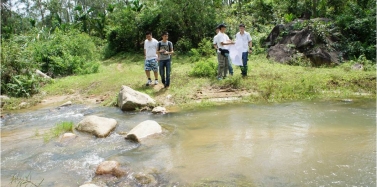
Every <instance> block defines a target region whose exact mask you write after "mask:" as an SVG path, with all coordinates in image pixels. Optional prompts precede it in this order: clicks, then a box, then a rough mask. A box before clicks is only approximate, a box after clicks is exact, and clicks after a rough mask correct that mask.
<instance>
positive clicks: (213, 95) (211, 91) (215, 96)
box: [32, 84, 255, 108]
mask: <svg viewBox="0 0 377 187" xmlns="http://www.w3.org/2000/svg"><path fill="white" fill-rule="evenodd" d="M153 89H154V90H155V91H157V92H158V93H160V94H157V96H156V97H155V98H154V99H156V101H157V103H163V105H164V106H174V105H175V103H174V101H173V99H172V97H174V96H171V95H169V94H165V92H166V91H167V90H165V89H164V88H163V86H162V84H159V85H155V86H153ZM251 94H255V93H250V92H247V91H246V90H240V89H231V88H228V89H218V88H212V87H203V88H202V89H201V90H199V91H197V92H196V93H195V94H194V95H193V97H192V100H193V101H194V102H201V101H202V100H208V101H214V102H226V101H234V100H240V99H241V98H242V97H245V96H249V95H251ZM109 97H110V94H104V95H91V96H83V95H81V94H78V93H74V94H70V95H63V96H49V97H46V98H44V99H43V100H42V101H41V102H40V103H39V104H37V105H36V106H35V108H42V107H46V106H59V105H62V104H64V103H65V102H68V101H71V102H72V103H82V104H88V105H101V103H102V102H103V101H105V100H106V99H109ZM32 108H34V107H32Z"/></svg>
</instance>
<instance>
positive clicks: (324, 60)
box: [305, 47, 339, 66]
mask: <svg viewBox="0 0 377 187" xmlns="http://www.w3.org/2000/svg"><path fill="white" fill-rule="evenodd" d="M305 55H306V57H308V58H309V59H310V61H311V62H312V64H313V65H314V66H321V65H330V64H332V63H336V64H338V63H339V60H338V56H339V55H338V53H337V52H333V51H329V50H326V49H325V48H322V47H320V48H317V49H312V50H310V51H309V52H306V53H305Z"/></svg>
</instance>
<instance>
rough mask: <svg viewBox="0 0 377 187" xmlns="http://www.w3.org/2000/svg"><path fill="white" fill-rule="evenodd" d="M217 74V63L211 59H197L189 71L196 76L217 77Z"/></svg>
mask: <svg viewBox="0 0 377 187" xmlns="http://www.w3.org/2000/svg"><path fill="white" fill-rule="evenodd" d="M216 74H217V63H215V61H213V60H210V59H207V60H200V61H197V62H196V63H195V64H194V68H193V69H192V70H191V71H190V72H189V75H190V76H194V77H215V76H216Z"/></svg>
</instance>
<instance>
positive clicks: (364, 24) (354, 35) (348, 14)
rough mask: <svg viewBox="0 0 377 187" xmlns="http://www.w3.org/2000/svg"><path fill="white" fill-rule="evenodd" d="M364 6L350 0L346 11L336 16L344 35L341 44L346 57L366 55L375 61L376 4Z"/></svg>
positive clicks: (352, 57) (353, 57)
mask: <svg viewBox="0 0 377 187" xmlns="http://www.w3.org/2000/svg"><path fill="white" fill-rule="evenodd" d="M368 2H369V1H368ZM367 4H368V3H367ZM370 4H371V5H372V4H373V3H370ZM363 6H364V5H358V4H356V3H354V2H348V4H347V6H346V8H345V11H344V12H343V13H342V14H340V15H339V16H337V17H336V24H337V25H338V26H339V27H340V28H341V33H342V35H343V36H344V37H343V38H341V45H340V46H341V48H342V51H343V53H344V55H345V57H346V58H349V59H355V58H357V57H359V56H361V55H365V57H366V58H367V59H369V60H373V61H375V59H376V45H375V44H376V11H375V6H370V7H368V6H366V7H365V8H363Z"/></svg>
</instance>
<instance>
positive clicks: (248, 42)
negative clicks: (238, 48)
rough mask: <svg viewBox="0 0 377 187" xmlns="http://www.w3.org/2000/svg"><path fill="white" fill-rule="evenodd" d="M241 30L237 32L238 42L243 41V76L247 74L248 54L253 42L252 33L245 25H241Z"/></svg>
mask: <svg viewBox="0 0 377 187" xmlns="http://www.w3.org/2000/svg"><path fill="white" fill-rule="evenodd" d="M239 29H240V32H238V33H237V34H236V42H237V43H238V42H241V45H242V63H243V66H240V67H241V74H242V76H243V77H246V76H247V60H248V54H249V53H251V52H252V47H253V42H252V39H251V36H250V33H248V32H246V31H245V25H244V24H242V23H241V24H240V25H239Z"/></svg>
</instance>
